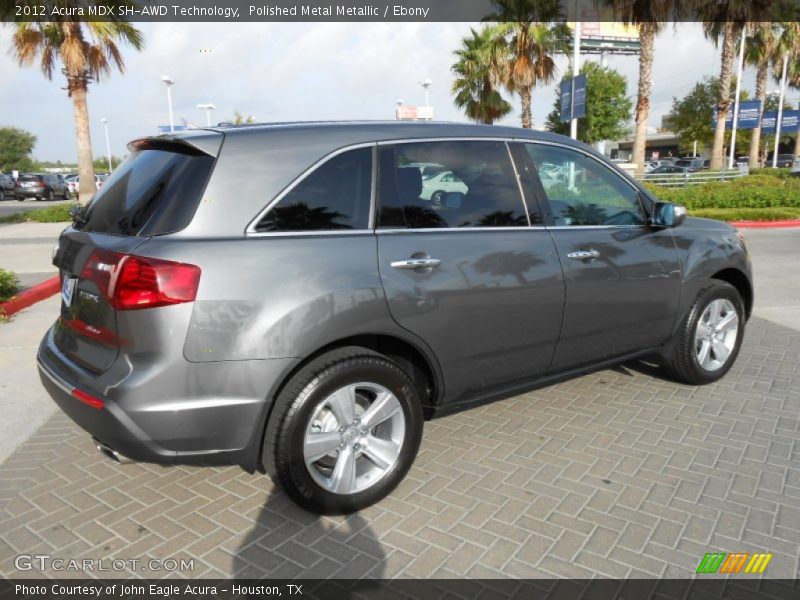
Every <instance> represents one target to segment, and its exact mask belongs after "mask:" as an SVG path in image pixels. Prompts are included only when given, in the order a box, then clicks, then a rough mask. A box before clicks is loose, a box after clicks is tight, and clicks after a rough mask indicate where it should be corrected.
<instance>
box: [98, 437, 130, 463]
mask: <svg viewBox="0 0 800 600" xmlns="http://www.w3.org/2000/svg"><path fill="white" fill-rule="evenodd" d="M92 440H93V441H94V447H95V448H97V451H98V452H99V453H100V454H102V455H103V456H105V457H106V458H107V459H109V460H111V461H113V462H115V463H117V464H119V465H125V464H130V463H132V462H133V461H132V460H131V459H129V458H126V457H124V456H122V455H121V454H120V453H119V452H117V451H116V450H114V449H113V448H111V447H110V446H107V445H106V444H104V443H103V442H101V441H100V440H97V439H95V438H92Z"/></svg>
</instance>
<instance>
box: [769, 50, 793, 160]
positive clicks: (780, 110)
mask: <svg viewBox="0 0 800 600" xmlns="http://www.w3.org/2000/svg"><path fill="white" fill-rule="evenodd" d="M788 65H789V53H788V52H786V53H785V54H784V55H783V69H782V71H781V91H780V94H779V95H778V118H777V119H776V120H775V150H773V152H772V168H773V169H774V168H776V167H777V166H778V144H779V143H780V141H781V121H782V120H783V96H784V94H785V93H786V67H788Z"/></svg>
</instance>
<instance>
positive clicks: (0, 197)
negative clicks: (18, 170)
mask: <svg viewBox="0 0 800 600" xmlns="http://www.w3.org/2000/svg"><path fill="white" fill-rule="evenodd" d="M5 199H6V192H5V190H2V189H0V202H2V201H3V200H5Z"/></svg>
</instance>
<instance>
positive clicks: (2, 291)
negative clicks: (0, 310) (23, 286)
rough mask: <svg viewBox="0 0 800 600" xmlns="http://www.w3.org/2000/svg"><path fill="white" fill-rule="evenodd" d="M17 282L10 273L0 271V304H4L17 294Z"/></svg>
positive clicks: (15, 277)
mask: <svg viewBox="0 0 800 600" xmlns="http://www.w3.org/2000/svg"><path fill="white" fill-rule="evenodd" d="M18 289H19V280H18V279H17V276H16V275H14V273H12V272H11V271H6V270H5V269H0V302H5V301H6V300H8V299H9V298H11V297H12V296H13V295H14V294H16V293H17V290H18Z"/></svg>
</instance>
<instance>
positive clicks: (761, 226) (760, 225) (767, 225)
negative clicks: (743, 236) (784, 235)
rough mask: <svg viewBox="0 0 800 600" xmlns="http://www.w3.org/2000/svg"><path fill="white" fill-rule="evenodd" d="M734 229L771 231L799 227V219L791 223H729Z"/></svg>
mask: <svg viewBox="0 0 800 600" xmlns="http://www.w3.org/2000/svg"><path fill="white" fill-rule="evenodd" d="M731 225H733V226H734V227H740V228H742V229H771V228H773V227H774V228H776V229H779V228H783V227H800V219H795V220H793V221H731Z"/></svg>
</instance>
